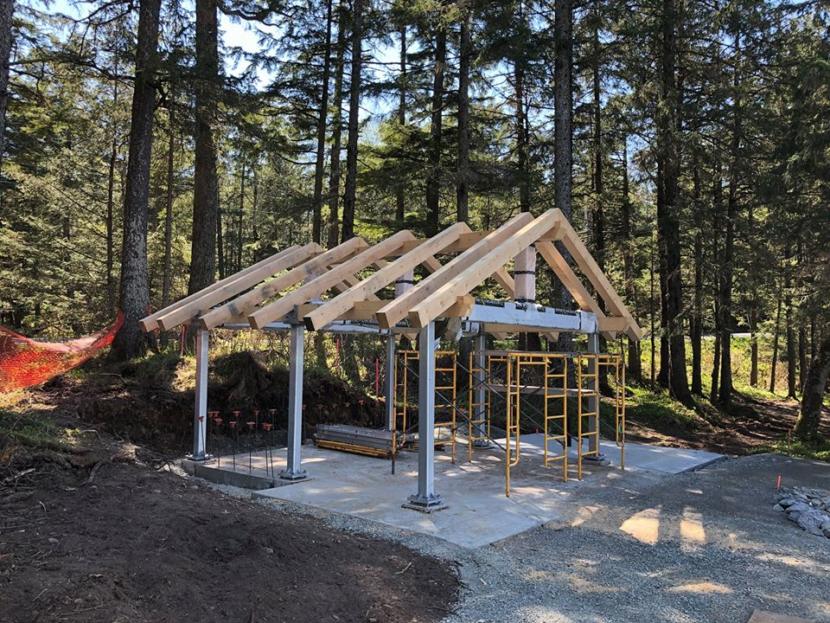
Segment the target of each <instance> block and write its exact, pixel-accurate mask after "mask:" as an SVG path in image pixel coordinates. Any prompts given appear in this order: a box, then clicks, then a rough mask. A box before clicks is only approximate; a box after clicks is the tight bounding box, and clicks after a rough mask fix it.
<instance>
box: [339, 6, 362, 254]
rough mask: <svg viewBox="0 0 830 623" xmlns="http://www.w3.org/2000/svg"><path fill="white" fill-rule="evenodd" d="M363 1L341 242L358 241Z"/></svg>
mask: <svg viewBox="0 0 830 623" xmlns="http://www.w3.org/2000/svg"><path fill="white" fill-rule="evenodd" d="M362 46H363V0H353V2H352V68H351V78H350V80H349V139H348V143H347V144H346V186H345V188H344V191H343V230H342V232H341V241H342V242H345V241H346V240H348V239H349V238H354V219H355V201H356V199H357V139H358V136H359V133H360V77H361V70H362V68H363V51H362Z"/></svg>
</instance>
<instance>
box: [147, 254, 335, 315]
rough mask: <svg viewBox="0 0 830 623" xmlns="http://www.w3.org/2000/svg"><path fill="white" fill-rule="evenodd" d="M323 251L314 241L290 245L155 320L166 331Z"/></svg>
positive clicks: (163, 313)
mask: <svg viewBox="0 0 830 623" xmlns="http://www.w3.org/2000/svg"><path fill="white" fill-rule="evenodd" d="M320 251H322V248H321V247H320V245H318V244H316V243H314V242H312V243H310V244H307V245H304V246H302V247H299V246H293V247H289V248H288V249H285V250H284V251H282V252H280V253H277V254H276V255H273V256H271V257H270V258H268V259H266V260H263V261H262V262H258V263H256V264H254V265H253V266H251V267H250V268H249V269H247V270H243V271H241V272H239V273H236V274H235V275H231V276H230V277H227V278H226V279H222V280H221V281H218V282H216V283H215V284H214V285H213V286H212V287H208V288H205V289H204V290H200V291H199V292H196V293H195V294H194V295H193V296H189V297H187V298H185V299H183V300H182V301H179V303H178V304H175V305H171V306H170V307H167V308H166V309H163V310H161V311H159V312H157V313H156V314H154V316H155V322H156V324H157V325H158V326H159V327H160V328H162V329H164V330H168V329H172V328H174V327H177V326H179V325H180V324H182V323H183V322H188V321H190V320H192V319H193V318H196V317H197V316H199V315H200V314H202V313H204V312H206V311H208V310H209V309H210V308H211V307H213V306H214V305H217V304H218V303H221V302H222V301H227V300H228V299H229V298H232V297H234V296H236V295H237V294H239V293H240V292H244V291H245V290H247V289H249V288H251V287H253V286H254V285H256V284H257V283H259V282H260V281H262V280H263V279H267V278H268V277H271V276H272V275H275V274H277V273H279V272H280V271H283V270H285V269H287V268H292V267H293V266H296V265H297V264H300V263H301V262H304V261H306V260H307V259H309V258H311V257H313V256H314V255H316V254H317V253H319V252H320ZM150 318H153V316H150ZM146 320H148V319H147V318H145V319H144V321H146ZM144 321H142V322H144ZM146 330H147V329H146V328H145V331H146Z"/></svg>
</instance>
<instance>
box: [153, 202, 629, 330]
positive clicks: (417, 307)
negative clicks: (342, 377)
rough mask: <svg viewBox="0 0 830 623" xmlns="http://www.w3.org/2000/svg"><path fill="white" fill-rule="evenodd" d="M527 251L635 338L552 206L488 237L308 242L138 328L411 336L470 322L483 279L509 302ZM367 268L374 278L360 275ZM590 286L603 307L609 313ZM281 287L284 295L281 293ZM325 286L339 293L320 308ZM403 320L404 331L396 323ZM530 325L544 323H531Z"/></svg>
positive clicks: (514, 324) (604, 319)
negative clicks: (294, 327)
mask: <svg viewBox="0 0 830 623" xmlns="http://www.w3.org/2000/svg"><path fill="white" fill-rule="evenodd" d="M556 240H560V241H561V244H562V245H563V246H564V248H565V249H567V251H568V254H569V255H570V256H571V258H572V259H573V264H574V265H575V266H576V267H577V268H578V269H579V271H580V272H581V273H582V274H583V276H584V278H585V279H586V280H587V282H589V283H590V286H588V287H586V285H584V284H583V281H582V279H581V278H580V277H579V276H577V274H576V272H575V271H574V268H572V266H571V263H570V262H569V260H567V259H566V258H565V256H564V255H563V253H564V252H560V251H559V250H558V249H557V247H556V245H555V244H554V241H556ZM530 245H534V246H535V247H536V250H537V251H538V252H539V254H540V255H541V256H542V258H543V259H544V261H545V262H546V263H547V264H548V266H550V268H551V269H552V270H553V272H554V274H555V275H556V276H557V277H558V279H559V280H560V281H561V282H562V284H563V285H564V287H565V288H566V289H567V290H568V291H569V292H570V293H571V295H572V296H573V297H574V300H575V301H576V303H577V305H578V306H579V308H580V309H582V310H583V311H587V312H591V313H593V314H594V316H595V317H596V320H597V329H598V330H599V331H601V332H603V333H604V334H606V335H609V336H614V335H616V334H618V333H620V332H625V333H627V334H628V335H629V336H630V337H631V338H633V339H639V338H640V337H641V335H642V331H641V329H640V327H639V326H637V323H636V322H635V321H634V319H633V317H632V316H631V314H630V312H629V311H628V309H627V308H626V306H625V304H624V303H623V302H622V299H621V298H620V297H619V295H618V294H617V292H616V291H615V290H614V288H613V286H612V285H611V283H610V282H609V280H608V278H607V277H606V276H605V274H604V273H603V272H602V270H600V268H599V266H598V265H597V263H596V261H595V260H594V259H593V257H591V254H590V253H589V251H588V249H587V248H586V247H585V245H584V244H583V242H582V241H581V240H580V239H579V236H578V235H577V233H576V231H575V230H574V229H573V227H572V226H571V225H570V223H568V221H567V219H566V218H565V217H564V215H563V214H562V213H561V212H560V211H559V210H548V211H547V212H545V213H543V214H542V215H540V216H539V217H537V218H534V217H533V216H532V215H531V214H529V213H522V214H519V215H517V216H515V217H513V218H512V219H510V220H509V221H508V222H507V223H505V224H504V225H502V226H501V227H499V228H498V229H495V230H493V231H491V232H472V231H470V228H469V227H468V226H467V225H466V224H465V223H456V224H454V225H452V226H451V227H449V228H447V229H446V230H444V231H442V232H440V233H439V234H438V235H436V236H433V237H432V238H430V239H428V240H418V239H416V238H415V236H413V235H412V233H411V232H409V231H401V232H398V233H397V234H394V235H392V236H390V237H389V238H387V239H385V240H383V241H381V242H380V243H378V244H376V245H374V246H369V244H367V243H366V242H365V241H364V240H362V239H360V238H353V239H351V240H349V241H347V242H345V243H343V244H341V245H339V246H337V247H335V248H334V249H330V250H328V251H324V250H323V249H322V248H321V247H320V246H319V245H317V244H314V243H311V244H307V245H304V246H296V245H295V246H292V247H290V248H288V249H285V250H283V251H281V252H280V253H277V254H276V255H273V256H271V257H269V258H266V259H265V260H262V261H261V262H258V263H257V264H254V265H253V266H251V267H249V268H246V269H245V270H242V271H240V272H239V273H236V274H235V275H231V276H230V277H228V278H226V279H223V280H221V281H218V282H217V283H215V284H213V285H211V286H209V287H207V288H205V289H203V290H201V291H200V292H197V293H195V294H193V295H191V296H188V297H186V298H184V299H182V300H181V301H178V302H176V303H174V304H172V305H170V306H168V307H166V308H165V309H163V310H160V311H158V312H156V313H154V314H152V315H150V316H148V317H146V318H144V319H143V320H141V327H142V328H143V329H144V330H145V331H151V330H153V329H156V328H159V327H160V328H163V329H169V328H172V327H175V326H178V325H180V324H182V323H186V322H192V321H196V322H198V323H199V324H200V326H202V327H203V328H207V329H210V328H214V327H218V326H222V325H245V324H247V325H249V326H251V327H253V328H259V329H261V328H264V327H265V326H266V325H268V324H269V323H271V322H274V321H278V320H281V319H283V318H284V317H285V316H286V315H288V314H290V313H292V312H296V313H297V318H302V319H303V320H304V321H305V323H306V325H307V326H308V327H309V328H310V329H312V330H319V329H322V328H325V327H326V326H327V325H329V324H331V323H333V322H335V321H337V320H375V321H377V323H378V325H379V327H381V328H384V329H390V328H391V329H394V330H395V331H396V332H400V331H409V332H412V331H417V330H418V329H419V328H422V327H424V326H426V325H427V323H429V322H431V321H433V320H435V319H437V318H449V319H458V318H465V317H476V318H477V317H478V316H476V314H477V313H479V312H480V309H479V308H477V307H474V305H475V299H474V297H473V295H472V292H473V290H474V289H475V288H476V287H478V286H480V285H481V284H482V283H483V282H484V281H485V280H486V279H488V278H492V279H494V280H495V281H496V283H498V285H499V286H500V287H501V288H502V289H503V290H504V291H505V292H506V293H507V295H508V297H509V298H515V296H516V283H515V282H514V280H513V278H512V277H511V276H510V274H509V273H508V272H507V270H505V266H506V265H507V264H508V263H509V262H510V261H511V260H512V259H514V258H515V257H516V256H517V255H519V254H521V253H523V252H524V251H525V250H527V248H528V247H529V246H530ZM452 254H457V255H456V256H455V257H454V258H453V259H451V260H449V261H448V262H447V263H446V264H444V265H442V264H441V263H440V262H439V261H438V260H437V259H436V257H441V256H443V257H446V256H448V255H452ZM419 265H421V266H423V267H424V268H425V269H426V270H427V272H428V273H430V274H428V275H427V276H426V277H424V278H423V279H421V280H420V281H419V282H418V283H416V284H414V285H413V286H411V287H410V288H409V289H408V290H407V291H405V292H401V293H399V296H398V297H397V298H396V299H394V300H392V301H388V300H387V301H382V300H379V299H378V293H379V292H380V291H381V290H383V289H384V288H386V287H387V286H389V285H390V284H392V283H394V282H395V281H396V280H398V279H401V278H402V277H404V276H405V275H412V271H413V270H414V269H415V268H416V267H417V266H419ZM370 267H371V268H374V269H375V272H374V273H371V274H369V275H368V276H365V272H364V271H365V269H367V268H370ZM529 270H533V268H532V265H531V267H530V268H529ZM408 278H409V279H411V276H410V277H408ZM520 285H521V284H520ZM589 287H593V289H594V290H595V291H596V293H597V295H598V296H599V297H600V298H601V300H602V301H603V302H604V303H605V308H606V309H607V312H605V311H604V309H603V308H602V307H601V306H600V304H599V303H598V300H597V299H596V298H595V297H594V296H593V295H592V294H591V292H590V291H589V290H588V288H589ZM286 290H290V291H289V292H287V293H284V292H285V291H286ZM330 290H334V291H335V292H337V293H338V294H337V295H335V296H334V297H333V298H331V300H328V301H325V302H322V303H321V302H319V297H321V296H322V295H324V294H325V293H326V292H328V291H330ZM283 293H284V294H283ZM271 299H274V300H271ZM309 301H312V302H309ZM314 301H316V302H314ZM477 310H478V311H477ZM527 313H528V314H530V313H531V311H530V310H528V311H527ZM471 314H472V316H471ZM404 318H407V319H408V320H409V325H410V327H408V328H407V327H401V326H398V325H399V323H400V321H401V320H403V319H404ZM530 322H531V319H530V318H525V317H524V315H523V314H519V315H518V316H516V317H514V318H509V320H507V321H505V322H504V323H502V324H498V326H495V325H493V326H492V327H491V324H492V323H491V322H489V321H488V322H487V323H486V324H487V327H488V331H489V330H491V329H493V330H498V331H510V332H516V331H524V330H527V329H528V327H530V328H531V330H532V329H533V327H532V326H531V324H530ZM534 322H541V323H542V324H545V322H546V321H545V320H544V319H541V320H540V319H538V318H537V319H536V320H535V321H534ZM547 322H549V321H547ZM546 326H547V325H546ZM557 326H558V325H557ZM565 326H566V325H565ZM537 328H539V327H537Z"/></svg>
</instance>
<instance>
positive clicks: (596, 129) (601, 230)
mask: <svg viewBox="0 0 830 623" xmlns="http://www.w3.org/2000/svg"><path fill="white" fill-rule="evenodd" d="M592 17H593V37H592V40H593V41H592V46H593V49H592V54H591V62H592V65H593V67H592V68H591V70H592V71H591V73H592V77H593V79H592V96H593V102H592V104H593V106H592V108H593V110H592V113H593V120H592V125H593V128H592V130H593V136H592V143H593V145H592V147H591V151H592V152H593V154H592V155H593V169H594V170H593V176H592V186H593V195H594V197H593V199H594V214H593V219H592V224H593V243H594V244H593V246H594V258H595V259H596V261H597V264H599V267H600V268H601V269H602V270H603V271H605V210H604V206H603V203H602V202H603V196H602V194H603V191H604V189H603V170H602V169H603V147H602V98H601V88H600V87H601V83H602V81H601V77H600V54H601V47H600V41H599V30H600V25H601V15H600V2H599V0H594V7H593V16H592ZM599 306H600V309H602V311H603V312H605V311H606V309H605V301H603V300H602V299H600V301H599ZM607 347H608V345H607V343H606V340H605V336H603V335H600V337H599V348H600V352H605V351H606V350H607V349H608V348H607ZM599 375H600V377H599V387H600V391H601V392H602V393H603V395H606V396H610V395H611V393H612V389H611V385H610V383H609V382H608V367H606V366H601V367H600V370H599Z"/></svg>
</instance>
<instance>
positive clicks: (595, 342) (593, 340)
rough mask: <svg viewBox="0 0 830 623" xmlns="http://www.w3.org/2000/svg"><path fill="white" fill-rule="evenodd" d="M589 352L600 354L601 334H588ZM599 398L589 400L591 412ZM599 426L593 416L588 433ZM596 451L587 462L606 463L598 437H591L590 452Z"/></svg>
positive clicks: (597, 383)
mask: <svg viewBox="0 0 830 623" xmlns="http://www.w3.org/2000/svg"><path fill="white" fill-rule="evenodd" d="M588 352H589V353H591V354H593V355H598V354H599V333H596V332H594V333H589V334H588ZM595 369H596V370H597V372H598V371H599V364H597V366H596V368H595ZM596 388H597V392H599V378H597V379H596ZM598 401H599V396H598V395H597V396H593V397H591V398H588V408H589V409H590V410H591V411H595V410H596V409H597V405H598V404H599V402H598ZM597 426H599V421H598V419H597V417H596V416H591V417H589V418H588V432H591V433H593V432H594V431H596V430H597ZM594 450H596V451H597V454H596V456H587V457H585V460H589V461H600V462H603V461H605V455H603V454H602V453H600V452H599V448H598V447H597V438H596V436H591V437H590V438H589V439H588V452H592V451H594Z"/></svg>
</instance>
